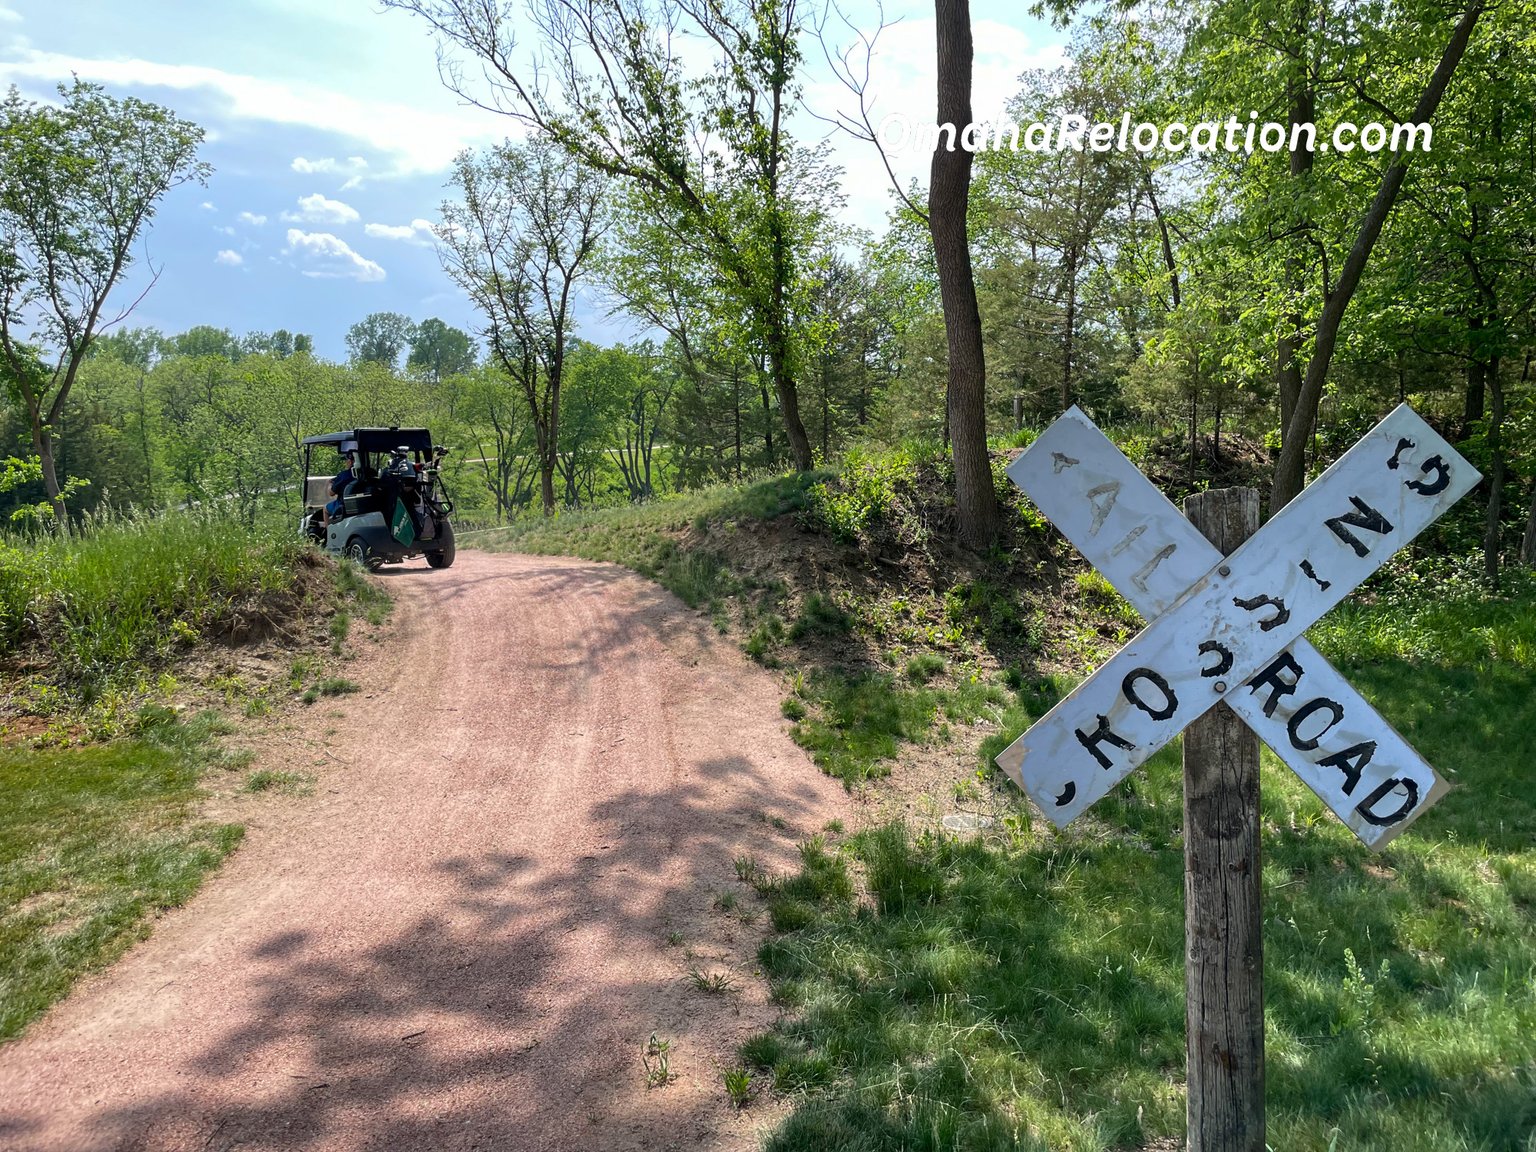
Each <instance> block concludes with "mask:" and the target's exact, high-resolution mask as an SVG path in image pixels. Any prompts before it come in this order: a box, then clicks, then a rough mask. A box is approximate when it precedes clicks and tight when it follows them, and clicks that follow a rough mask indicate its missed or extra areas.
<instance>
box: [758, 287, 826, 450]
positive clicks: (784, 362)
mask: <svg viewBox="0 0 1536 1152" xmlns="http://www.w3.org/2000/svg"><path fill="white" fill-rule="evenodd" d="M768 366H769V371H770V372H771V373H772V375H773V391H774V394H775V395H776V396H778V398H779V414H780V415H781V416H782V417H783V418H784V432H785V434H786V435H787V436H788V437H789V454H790V455H791V456H792V457H793V458H794V461H795V467H796V468H797V469H799V470H800V471H801V472H808V471H809V470H810V468H811V466H812V464H814V463H815V461H814V460H813V459H812V457H811V440H810V437H809V436H807V435H806V434H805V424H804V423H803V422H802V421H801V419H800V396H799V394H798V393H797V392H796V391H795V380H794V376H793V375H792V374H791V372H790V366H789V332H788V331H787V329H786V328H785V326H784V323H783V320H782V318H776V320H775V322H774V324H773V331H772V332H771V333H770V335H769V341H768ZM769 418H770V419H772V414H771V413H770V416H769Z"/></svg>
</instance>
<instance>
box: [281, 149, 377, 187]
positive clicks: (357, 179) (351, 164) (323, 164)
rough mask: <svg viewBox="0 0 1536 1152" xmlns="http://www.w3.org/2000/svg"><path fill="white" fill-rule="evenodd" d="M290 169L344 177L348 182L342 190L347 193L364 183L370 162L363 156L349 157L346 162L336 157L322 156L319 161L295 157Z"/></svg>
mask: <svg viewBox="0 0 1536 1152" xmlns="http://www.w3.org/2000/svg"><path fill="white" fill-rule="evenodd" d="M289 167H290V168H292V169H293V170H294V171H295V172H303V173H306V174H325V175H332V176H343V175H344V176H346V177H347V180H346V183H344V184H343V185H342V186H341V190H342V191H343V192H345V191H346V190H347V189H348V188H356V187H357V186H358V185H360V184H361V183H362V182H363V174H364V173H365V172H366V171H367V170H368V161H366V160H364V159H363V158H362V157H361V156H348V157H347V158H346V159H345V160H338V159H336V157H334V156H322V157H321V158H320V159H318V160H310V159H307V158H306V157H303V156H295V157H294V158H293V163H292V164H290V165H289Z"/></svg>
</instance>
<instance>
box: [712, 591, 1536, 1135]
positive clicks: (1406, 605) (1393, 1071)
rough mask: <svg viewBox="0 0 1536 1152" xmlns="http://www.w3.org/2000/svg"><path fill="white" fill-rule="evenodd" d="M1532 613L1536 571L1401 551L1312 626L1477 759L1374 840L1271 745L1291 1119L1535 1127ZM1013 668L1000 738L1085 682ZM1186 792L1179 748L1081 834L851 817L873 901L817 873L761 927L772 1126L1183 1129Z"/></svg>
mask: <svg viewBox="0 0 1536 1152" xmlns="http://www.w3.org/2000/svg"><path fill="white" fill-rule="evenodd" d="M1426 589H1430V590H1432V592H1431V594H1428V595H1426ZM1533 619H1536V586H1532V585H1530V584H1529V582H1526V583H1525V584H1522V585H1521V586H1520V587H1518V588H1516V589H1514V590H1512V591H1510V592H1508V593H1506V594H1501V595H1499V596H1489V595H1487V594H1485V593H1482V592H1480V591H1479V590H1478V584H1477V579H1476V566H1475V564H1474V563H1473V562H1472V561H1467V562H1463V563H1460V564H1456V565H1451V566H1449V568H1447V567H1445V566H1437V565H1433V564H1431V565H1429V566H1427V567H1426V568H1424V569H1422V570H1420V571H1418V573H1417V575H1416V574H1415V570H1414V568H1413V567H1412V566H1408V565H1400V566H1398V567H1397V570H1396V571H1394V572H1392V573H1390V574H1388V575H1387V576H1386V577H1384V578H1382V579H1381V580H1379V581H1378V582H1377V583H1376V585H1375V586H1374V587H1373V588H1372V589H1371V590H1369V591H1368V594H1367V595H1366V596H1364V597H1361V598H1358V599H1357V600H1356V601H1352V602H1351V604H1350V605H1348V606H1347V607H1346V608H1345V609H1342V610H1340V611H1339V612H1337V613H1335V614H1334V616H1333V617H1330V618H1329V620H1328V621H1325V624H1324V626H1323V627H1321V628H1320V629H1317V630H1315V631H1316V634H1317V639H1318V641H1319V644H1320V646H1321V647H1322V649H1323V650H1324V652H1325V653H1326V654H1328V655H1329V656H1330V657H1331V658H1332V659H1334V660H1336V661H1337V662H1338V663H1339V665H1340V668H1341V670H1342V671H1343V672H1344V673H1345V675H1346V676H1348V677H1349V678H1350V679H1351V680H1353V681H1355V682H1357V683H1359V684H1360V685H1361V687H1362V689H1363V690H1364V691H1365V692H1366V694H1367V695H1368V696H1369V697H1370V698H1372V699H1373V701H1374V702H1375V703H1376V704H1377V706H1378V707H1379V708H1380V709H1381V710H1382V712H1383V713H1384V715H1386V716H1387V717H1388V718H1389V719H1390V720H1391V721H1392V722H1393V723H1394V724H1396V725H1398V726H1400V727H1402V728H1403V729H1404V731H1405V733H1406V734H1407V735H1408V736H1409V738H1410V739H1411V740H1412V741H1413V742H1414V744H1415V745H1416V746H1418V747H1419V748H1420V750H1421V751H1423V752H1424V753H1425V755H1426V756H1427V758H1429V759H1430V760H1431V762H1433V763H1435V764H1437V765H1438V766H1439V767H1440V768H1441V769H1442V771H1444V772H1446V773H1447V774H1448V775H1450V776H1451V777H1452V778H1453V779H1455V780H1456V782H1457V783H1458V785H1459V787H1457V788H1455V789H1454V790H1453V791H1452V792H1451V793H1450V794H1449V795H1448V796H1447V797H1446V798H1445V799H1444V800H1442V801H1441V802H1440V804H1438V805H1437V806H1436V807H1435V808H1433V809H1431V810H1430V811H1429V812H1428V813H1427V814H1426V815H1425V816H1424V817H1423V818H1422V819H1421V820H1420V821H1419V822H1418V823H1417V824H1416V825H1415V827H1414V829H1413V830H1412V831H1411V832H1409V833H1408V834H1407V835H1405V836H1404V837H1402V838H1400V839H1399V840H1397V841H1395V842H1394V843H1393V844H1392V845H1391V846H1390V847H1388V848H1387V849H1386V850H1385V851H1383V852H1382V853H1381V854H1379V855H1376V856H1372V855H1371V854H1369V853H1368V852H1367V851H1366V850H1365V849H1364V848H1363V847H1362V846H1361V845H1360V844H1359V843H1358V841H1356V840H1355V839H1354V838H1353V836H1352V835H1351V834H1350V833H1349V832H1348V830H1347V829H1345V828H1344V827H1343V826H1342V825H1340V824H1339V823H1338V822H1337V821H1335V820H1333V819H1332V818H1331V817H1329V816H1327V815H1326V814H1325V812H1324V810H1323V808H1322V805H1321V803H1320V802H1319V801H1318V800H1317V799H1316V797H1315V796H1313V795H1312V793H1311V792H1310V791H1308V790H1307V789H1306V788H1305V787H1304V786H1303V785H1302V784H1300V782H1299V781H1297V780H1296V778H1295V777H1294V776H1293V775H1292V774H1291V773H1290V772H1289V771H1287V770H1286V769H1284V767H1283V766H1282V765H1280V764H1279V762H1278V761H1276V760H1275V759H1274V758H1273V757H1272V756H1271V755H1270V754H1269V753H1268V752H1267V750H1266V752H1265V753H1264V761H1263V773H1264V781H1263V790H1262V801H1261V803H1262V806H1263V807H1262V817H1263V821H1264V826H1265V858H1264V877H1263V884H1264V902H1265V928H1264V931H1265V952H1266V955H1265V968H1266V972H1265V984H1266V999H1267V1004H1266V1020H1267V1027H1266V1045H1267V1048H1268V1070H1267V1080H1268V1117H1269V1132H1270V1135H1269V1140H1270V1142H1271V1144H1272V1145H1273V1146H1274V1147H1276V1148H1282V1147H1283V1148H1328V1147H1338V1148H1361V1149H1368V1150H1369V1149H1376V1150H1380V1152H1387V1150H1388V1149H1391V1150H1393V1152H1396V1150H1397V1149H1399V1148H1411V1149H1415V1150H1422V1152H1431V1150H1440V1149H1463V1150H1467V1152H1470V1150H1472V1149H1491V1148H1508V1149H1517V1148H1522V1147H1523V1146H1524V1145H1525V1144H1526V1143H1527V1142H1528V1141H1529V1139H1530V1138H1531V1135H1532V1133H1533V1131H1536V1111H1533V1110H1532V1107H1531V1099H1532V1097H1531V1091H1530V1089H1531V1081H1530V1069H1531V1068H1532V1066H1533V1059H1536V1047H1533V1042H1532V1037H1533V1036H1536V865H1533V862H1532V859H1531V845H1532V843H1533V842H1536V801H1533V799H1532V798H1531V797H1529V796H1527V793H1528V792H1529V789H1528V788H1526V787H1525V786H1524V783H1525V778H1526V776H1528V761H1529V756H1528V753H1527V749H1528V748H1529V747H1530V745H1531V742H1532V741H1533V740H1536V703H1533V701H1536V652H1533V651H1529V650H1528V648H1527V646H1526V644H1525V641H1524V639H1523V637H1524V636H1525V634H1526V633H1527V632H1528V631H1529V628H1530V626H1531V625H1530V622H1531V620H1533ZM1011 680H1012V686H1013V687H1014V688H1015V689H1016V691H1017V695H1016V698H1015V700H1014V702H1013V704H1012V706H1011V708H1010V710H1009V711H1008V713H1007V715H1006V716H1005V717H1004V719H1003V722H1002V725H1001V728H1000V730H999V731H998V732H996V733H995V734H994V735H993V736H991V737H989V738H988V740H987V741H986V742H985V743H984V744H983V746H982V750H981V751H982V757H983V760H984V762H985V763H986V764H987V765H988V766H990V759H991V757H992V756H993V755H995V754H996V753H997V752H998V751H1001V749H1002V748H1003V747H1005V746H1006V745H1007V744H1008V743H1009V742H1011V741H1012V740H1013V739H1014V738H1015V737H1016V736H1017V735H1018V734H1019V733H1020V732H1021V731H1023V729H1024V728H1026V727H1027V726H1028V725H1029V724H1030V723H1031V722H1032V721H1033V720H1035V719H1037V718H1038V717H1039V716H1041V715H1043V714H1044V712H1045V711H1046V710H1047V709H1049V708H1050V707H1051V705H1052V704H1054V703H1055V702H1056V701H1057V700H1058V699H1059V698H1060V697H1061V695H1062V694H1063V693H1064V692H1065V691H1066V690H1067V689H1068V688H1069V687H1070V686H1071V685H1070V682H1068V681H1065V680H1061V679H1030V678H1029V677H1027V676H1024V675H1022V674H1021V675H1018V676H1015V677H1012V678H1011ZM1181 792H1182V774H1181V770H1180V765H1179V758H1178V752H1177V749H1176V748H1174V749H1165V750H1164V751H1163V752H1161V753H1159V754H1158V755H1157V756H1156V757H1154V758H1153V759H1152V761H1151V762H1150V763H1149V764H1148V765H1147V766H1146V767H1145V768H1144V769H1143V770H1142V771H1141V772H1139V773H1137V774H1136V775H1135V776H1133V777H1132V778H1130V779H1129V780H1128V781H1127V782H1126V783H1125V784H1123V785H1122V786H1121V787H1120V788H1118V789H1117V790H1116V791H1115V792H1114V793H1113V794H1112V795H1111V796H1110V797H1108V798H1106V799H1105V800H1104V801H1102V802H1101V803H1100V804H1099V805H1098V806H1097V807H1096V808H1095V810H1094V813H1093V819H1092V820H1090V821H1089V822H1088V823H1087V824H1085V825H1082V826H1081V827H1077V826H1074V828H1073V829H1070V830H1068V831H1066V832H1063V833H1057V832H1053V831H1050V830H1045V831H1042V832H1032V831H1031V830H1030V828H1029V825H1028V821H1027V818H1025V810H1024V808H1023V806H1022V805H1020V806H1019V807H1018V809H1016V813H1015V814H1010V815H1009V816H1007V817H1005V818H1004V819H1003V820H1002V821H1001V823H1000V825H999V827H998V829H997V830H996V831H994V832H992V833H990V834H988V835H987V836H986V837H984V838H967V839H958V838H955V837H952V836H949V835H947V834H943V833H940V832H923V833H914V832H913V831H912V830H911V829H910V828H908V827H906V826H905V825H903V824H900V823H896V824H886V825H881V826H877V827H875V828H872V829H869V830H867V831H864V832H861V833H859V834H857V835H856V836H854V837H852V838H850V840H849V841H848V842H846V843H845V845H844V846H843V848H842V850H841V851H842V852H843V853H846V854H847V856H848V857H850V858H852V859H853V860H856V861H857V862H858V863H859V864H860V865H861V866H862V875H863V878H864V883H865V885H866V886H867V888H868V891H869V894H870V896H871V898H872V901H873V905H874V906H873V908H867V907H861V906H860V905H859V904H857V903H849V904H844V903H841V902H839V901H836V900H831V901H827V902H824V903H820V904H817V903H813V902H810V901H801V902H800V903H799V904H796V905H795V906H794V907H793V909H792V912H793V914H792V915H790V916H787V917H784V918H782V919H783V921H784V925H783V926H784V927H785V928H787V929H788V932H787V934H784V935H781V936H780V937H779V938H778V939H775V940H772V941H770V942H769V943H768V944H766V945H765V946H764V948H763V950H762V953H761V960H762V962H763V964H764V967H765V969H766V971H767V972H768V974H769V976H770V978H771V979H772V980H773V986H774V994H775V997H776V998H777V999H778V1000H779V1001H780V1002H781V1003H783V1004H785V1005H788V1006H792V1007H794V1008H795V1009H796V1012H795V1014H794V1015H793V1016H790V1017H787V1018H786V1019H785V1020H784V1021H783V1022H782V1023H781V1024H780V1025H778V1027H777V1028H776V1029H775V1031H773V1032H771V1033H769V1034H767V1035H765V1036H760V1037H757V1038H754V1039H753V1040H752V1041H750V1042H749V1043H748V1044H747V1045H744V1046H743V1048H742V1050H741V1056H742V1059H743V1062H744V1063H746V1064H748V1065H749V1066H752V1067H755V1068H760V1069H767V1070H772V1071H773V1073H774V1076H775V1084H776V1087H777V1088H778V1089H779V1090H780V1091H792V1090H801V1091H804V1092H805V1095H804V1096H802V1097H801V1098H800V1099H798V1101H797V1103H796V1110H795V1112H794V1114H793V1115H792V1116H790V1117H789V1118H788V1119H787V1120H786V1121H785V1122H784V1123H783V1124H782V1125H781V1127H780V1128H779V1129H778V1131H777V1132H775V1133H774V1135H773V1136H772V1137H771V1139H770V1141H769V1147H771V1148H776V1149H786V1150H787V1149H810V1148H820V1147H833V1146H835V1147H845V1146H847V1147H857V1148H866V1149H892V1150H895V1149H913V1148H931V1149H934V1150H935V1152H937V1150H938V1149H940V1148H951V1147H965V1148H993V1147H995V1148H999V1149H1002V1148H1014V1147H1021V1146H1022V1147H1033V1148H1040V1149H1045V1148H1049V1149H1052V1150H1055V1149H1065V1150H1069V1152H1070V1150H1089V1152H1107V1150H1109V1149H1116V1148H1126V1147H1138V1146H1146V1145H1149V1144H1155V1143H1156V1142H1158V1141H1172V1140H1177V1139H1178V1138H1180V1136H1181V1135H1182V1131H1183V1119H1184V1100H1183V1092H1182V1088H1181V1086H1180V1083H1179V1081H1180V1075H1181V1070H1182V1067H1183V1061H1184V1015H1183V967H1182V963H1181V956H1182V954H1183V948H1184V926H1183V846H1182V840H1181V837H1180V830H1179V825H1180V817H1179V812H1180V802H1181ZM817 867H818V868H820V867H822V865H821V864H820V862H818V864H817ZM806 871H807V873H809V872H811V871H812V869H811V868H810V866H809V865H808V866H807V868H806ZM813 882H814V881H813ZM776 923H777V921H776Z"/></svg>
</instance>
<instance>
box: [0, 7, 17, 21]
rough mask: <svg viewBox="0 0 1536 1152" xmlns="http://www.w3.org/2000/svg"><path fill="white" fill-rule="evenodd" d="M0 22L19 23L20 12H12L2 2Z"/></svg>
mask: <svg viewBox="0 0 1536 1152" xmlns="http://www.w3.org/2000/svg"><path fill="white" fill-rule="evenodd" d="M0 23H4V24H20V23H21V13H20V12H13V11H11V10H10V9H9V8H7V7H6V6H5V5H4V4H0Z"/></svg>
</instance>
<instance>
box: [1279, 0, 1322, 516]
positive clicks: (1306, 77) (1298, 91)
mask: <svg viewBox="0 0 1536 1152" xmlns="http://www.w3.org/2000/svg"><path fill="white" fill-rule="evenodd" d="M1309 9H1310V5H1304V6H1302V10H1301V14H1300V16H1299V17H1298V19H1297V23H1296V27H1295V28H1294V29H1293V32H1294V33H1295V35H1296V37H1297V40H1296V44H1297V52H1298V55H1299V56H1300V57H1301V58H1300V59H1298V60H1297V61H1296V63H1295V68H1296V72H1295V73H1293V74H1292V76H1291V81H1290V100H1289V103H1290V116H1289V121H1290V129H1291V131H1292V132H1294V131H1295V130H1296V128H1297V126H1298V125H1303V124H1311V123H1312V122H1313V121H1314V120H1316V118H1317V100H1316V94H1315V93H1314V92H1313V90H1312V75H1311V71H1310V67H1309V62H1308V60H1307V59H1306V42H1307V31H1308V20H1307V14H1308V11H1309ZM1312 166H1313V157H1312V152H1311V151H1310V150H1309V149H1306V148H1296V149H1293V150H1292V151H1291V159H1290V177H1291V181H1292V183H1293V185H1294V184H1296V183H1299V182H1300V181H1302V180H1304V179H1306V177H1307V176H1309V175H1310V174H1311V172H1312ZM1297 194H1298V196H1299V195H1300V193H1299V191H1298V193H1297ZM1311 225H1312V221H1311V218H1310V217H1308V218H1307V219H1305V220H1303V221H1301V226H1302V227H1303V228H1304V229H1310V228H1311ZM1304 273H1305V269H1304V268H1303V265H1302V261H1301V259H1300V257H1298V256H1296V255H1295V254H1294V253H1292V254H1290V255H1287V256H1286V258H1285V290H1286V291H1287V292H1289V293H1290V295H1291V302H1290V307H1289V308H1288V309H1287V310H1286V314H1285V325H1284V327H1283V328H1282V329H1281V331H1280V337H1279V339H1278V341H1277V342H1276V345H1275V391H1276V392H1277V393H1278V394H1279V397H1280V442H1281V444H1282V445H1283V444H1284V443H1285V441H1286V439H1287V438H1288V437H1289V435H1290V432H1289V429H1290V427H1291V421H1292V419H1293V418H1294V417H1295V415H1296V405H1297V403H1298V402H1299V400H1300V398H1301V382H1302V381H1301V362H1300V361H1299V360H1298V358H1297V356H1298V353H1299V352H1300V351H1301V346H1302V344H1303V342H1304V340H1305V337H1304V335H1303V330H1304V328H1305V326H1306V318H1305V317H1304V316H1303V315H1302V313H1301V294H1302V292H1303V290H1304V288H1305V285H1304V284H1303V276H1304ZM1303 479H1305V472H1304V471H1303V475H1302V476H1301V477H1298V478H1297V481H1296V483H1297V488H1296V490H1297V491H1298V492H1299V491H1301V481H1302V480H1303ZM1271 511H1273V509H1271Z"/></svg>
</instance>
